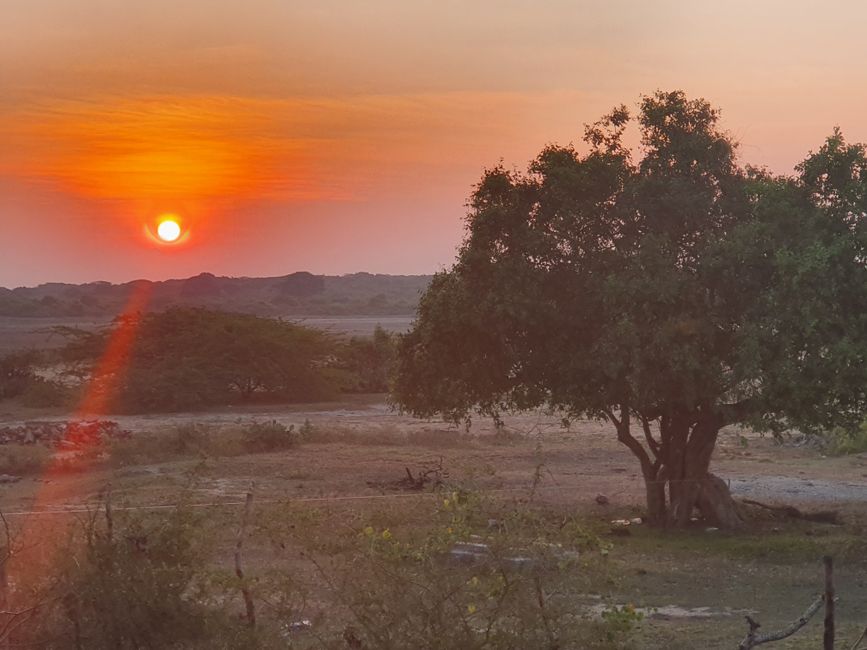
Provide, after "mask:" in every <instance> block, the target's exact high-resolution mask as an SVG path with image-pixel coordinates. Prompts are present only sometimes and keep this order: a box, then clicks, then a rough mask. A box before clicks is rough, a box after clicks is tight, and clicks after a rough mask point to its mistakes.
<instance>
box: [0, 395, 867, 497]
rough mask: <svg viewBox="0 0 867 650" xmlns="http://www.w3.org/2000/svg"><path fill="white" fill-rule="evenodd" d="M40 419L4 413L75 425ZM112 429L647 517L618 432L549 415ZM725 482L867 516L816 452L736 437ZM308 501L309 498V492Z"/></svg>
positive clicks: (10, 419) (256, 416) (147, 423)
mask: <svg viewBox="0 0 867 650" xmlns="http://www.w3.org/2000/svg"><path fill="white" fill-rule="evenodd" d="M33 415H34V414H32V413H30V414H25V413H21V412H16V413H2V412H0V425H11V426H14V425H17V424H21V423H23V422H25V421H28V420H33V419H39V420H63V419H65V418H66V417H68V416H66V415H64V414H59V413H55V414H51V415H47V414H40V416H39V417H38V418H34V417H33ZM111 419H113V420H116V421H118V422H119V423H120V425H121V426H122V427H124V428H126V429H129V430H130V431H132V432H133V433H134V434H135V433H140V432H156V433H160V432H165V433H169V432H171V431H172V430H173V428H174V427H176V426H178V425H180V424H184V423H191V422H195V423H201V424H206V425H210V426H211V427H212V428H214V429H216V430H219V428H221V427H231V426H234V425H239V424H240V425H243V424H244V423H249V422H253V421H258V422H262V421H270V420H274V421H277V422H280V423H283V424H286V425H295V426H301V425H302V424H303V423H304V422H309V423H310V424H311V425H312V426H313V427H314V429H316V430H317V431H320V432H328V431H339V432H343V433H347V434H350V436H351V437H352V440H351V441H348V442H335V443H329V444H312V445H304V446H302V447H299V448H298V449H296V450H293V451H292V452H291V457H292V462H291V465H293V466H296V467H303V468H305V473H306V474H309V475H311V476H312V477H313V478H312V479H311V480H310V481H309V482H308V487H312V486H315V490H314V492H313V494H311V495H307V496H317V497H321V496H323V495H330V496H346V495H358V496H363V495H367V494H371V493H375V492H376V490H375V489H373V488H371V487H369V486H368V483H377V482H387V481H388V480H389V479H398V478H400V477H401V476H402V475H403V472H404V471H405V470H404V468H405V467H409V468H410V469H414V468H417V467H420V466H422V465H425V464H430V463H432V462H439V458H440V457H441V458H442V462H443V466H444V467H445V468H447V469H448V470H449V471H450V472H451V473H452V475H453V476H454V477H455V478H459V479H461V480H467V479H468V478H471V479H472V480H474V481H476V482H478V483H479V486H480V487H484V488H485V489H499V490H521V489H529V488H530V487H531V486H532V485H533V482H534V478H533V477H534V475H535V474H536V472H537V468H539V470H540V477H541V481H540V482H538V481H537V483H538V487H539V488H540V492H543V493H545V494H546V495H547V498H549V499H552V500H555V501H563V500H565V501H572V502H575V503H576V504H577V505H581V504H588V503H595V496H596V495H597V494H604V495H606V496H607V497H608V499H609V500H610V502H611V504H612V506H615V507H617V506H623V507H639V506H640V505H641V503H642V499H643V491H644V488H643V483H642V480H641V477H640V474H639V472H638V466H637V462H636V461H635V459H634V458H633V457H632V456H631V454H630V453H629V452H628V450H626V449H625V448H624V447H623V446H622V445H620V444H618V443H617V441H616V440H615V438H614V435H613V431H612V430H611V427H610V426H609V425H607V424H605V423H599V422H578V423H573V424H572V426H571V427H569V428H565V427H563V426H562V424H561V422H560V421H559V419H557V418H555V417H550V416H546V415H544V414H542V413H528V414H521V415H515V416H511V417H508V418H506V433H507V434H509V435H506V436H499V437H498V436H497V435H496V434H495V430H494V427H493V426H492V423H491V422H490V421H489V420H477V421H475V422H474V423H473V425H472V426H471V428H470V429H469V431H467V430H466V429H465V428H464V427H463V426H460V427H457V426H454V425H449V424H447V423H444V422H442V421H436V420H417V419H414V418H411V417H409V416H406V415H401V414H399V413H396V412H394V411H393V410H391V409H390V408H389V406H388V405H387V404H386V403H385V402H384V400H382V399H381V398H379V397H375V396H373V397H366V398H357V399H354V400H353V401H351V402H347V403H341V404H319V405H304V406H297V407H279V408H274V407H256V408H244V409H237V408H226V409H223V410H221V411H211V412H206V413H175V414H161V415H135V416H112V418H111ZM515 434H519V435H515ZM250 463H252V464H253V465H256V466H258V467H259V470H261V471H255V470H251V473H252V474H253V475H256V474H259V476H258V477H257V479H258V481H259V483H260V484H267V485H270V489H271V491H272V493H273V495H274V496H275V497H277V496H293V497H297V496H300V494H299V491H298V489H297V488H294V487H291V486H286V485H283V484H282V483H283V482H282V481H280V480H279V478H278V477H279V476H280V475H281V473H280V472H277V474H273V473H272V472H271V471H270V468H269V464H270V463H269V460H268V455H264V456H261V455H260V456H256V457H250V458H247V457H243V458H238V459H234V460H233V461H231V462H230V463H228V464H229V465H230V466H232V467H233V468H234V469H239V468H241V467H243V466H244V465H245V464H250ZM276 464H277V465H279V466H280V467H281V468H282V469H281V471H282V472H283V473H285V459H284V458H282V457H281V458H280V459H279V462H278V463H276ZM234 469H233V473H234ZM713 470H714V471H715V472H716V473H717V474H718V475H720V476H721V477H723V478H724V479H725V480H727V481H728V482H729V485H730V487H731V489H732V492H733V493H734V494H735V495H736V496H740V497H748V498H752V499H758V500H761V501H768V502H780V503H790V504H795V505H798V504H802V505H815V506H816V507H820V506H821V507H822V508H828V507H835V506H844V507H851V508H860V507H861V506H867V454H861V455H855V456H848V457H840V458H826V457H823V456H822V455H821V454H819V453H818V452H817V451H815V450H813V449H809V448H793V447H786V446H780V445H778V444H776V443H775V442H774V441H773V440H772V439H771V438H768V437H762V436H759V435H756V434H751V433H745V432H743V431H738V430H726V431H724V432H723V433H722V434H721V436H720V441H719V444H718V448H717V452H716V456H715V462H714V467H713ZM142 471H144V470H142ZM154 471H157V470H154ZM159 471H163V470H159ZM245 478H246V477H245ZM58 480H65V479H58ZM69 480H70V481H78V480H80V478H79V477H70V478H69ZM223 484H224V487H225V486H229V485H231V484H232V481H231V479H229V478H227V479H225V480H224V481H223ZM22 487H23V486H22ZM237 488H238V489H234V490H233V489H229V488H227V487H226V488H225V489H223V490H222V491H223V492H225V493H226V494H229V493H234V494H235V495H237V494H240V493H243V491H244V490H243V489H242V488H241V486H240V485H239V486H237ZM16 492H19V490H17V489H16V490H10V489H7V490H6V493H7V494H10V493H16ZM302 492H304V493H305V494H306V490H302ZM10 496H11V494H10ZM0 498H2V497H0Z"/></svg>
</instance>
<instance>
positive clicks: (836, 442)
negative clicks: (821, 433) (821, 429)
mask: <svg viewBox="0 0 867 650" xmlns="http://www.w3.org/2000/svg"><path fill="white" fill-rule="evenodd" d="M825 451H826V452H827V453H829V454H831V455H832V456H845V455H848V454H860V453H863V452H865V451H867V422H864V423H862V424H861V426H860V427H858V428H857V429H856V430H855V431H846V430H844V429H841V428H839V427H838V428H836V429H832V430H831V431H829V432H828V433H826V434H825Z"/></svg>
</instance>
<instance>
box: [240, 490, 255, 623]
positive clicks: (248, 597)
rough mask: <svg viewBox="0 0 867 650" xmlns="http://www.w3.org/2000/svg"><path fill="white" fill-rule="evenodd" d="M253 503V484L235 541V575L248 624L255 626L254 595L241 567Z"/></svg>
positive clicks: (248, 493)
mask: <svg viewBox="0 0 867 650" xmlns="http://www.w3.org/2000/svg"><path fill="white" fill-rule="evenodd" d="M252 505H253V486H252V485H251V486H250V491H249V492H247V500H246V501H245V502H244V513H243V514H242V515H241V526H240V527H239V528H238V539H237V541H236V542H235V575H236V576H238V582H239V584H240V585H241V595H242V596H243V597H244V605H245V606H246V608H247V625H249V626H250V627H255V625H256V607H255V605H254V604H253V595H252V594H251V593H250V588H249V587H248V586H247V583H246V581H245V580H244V571H243V569H242V568H241V547H242V546H243V545H244V532H245V531H246V529H247V520H248V519H249V517H250V508H251V507H252Z"/></svg>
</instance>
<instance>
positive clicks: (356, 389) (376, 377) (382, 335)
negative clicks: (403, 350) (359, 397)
mask: <svg viewBox="0 0 867 650" xmlns="http://www.w3.org/2000/svg"><path fill="white" fill-rule="evenodd" d="M394 355H395V337H394V335H393V334H390V333H389V332H386V331H385V330H384V329H382V327H380V326H379V325H377V326H376V328H375V329H374V331H373V336H372V337H359V336H353V337H352V338H351V339H349V341H347V342H346V343H344V344H343V345H342V347H341V348H340V349H339V350H338V352H337V360H336V362H335V364H334V365H335V367H336V368H338V369H340V370H341V371H343V372H344V373H345V374H344V376H345V382H344V386H343V390H344V391H346V392H349V393H384V392H386V391H387V390H388V384H389V378H390V375H391V369H392V365H393V363H394Z"/></svg>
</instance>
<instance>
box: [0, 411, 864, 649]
mask: <svg viewBox="0 0 867 650" xmlns="http://www.w3.org/2000/svg"><path fill="white" fill-rule="evenodd" d="M67 417H68V416H67V415H66V414H63V413H46V412H25V411H21V410H17V409H13V408H11V407H8V405H7V406H5V407H4V405H0V426H4V425H15V424H20V423H22V422H24V421H27V420H63V419H66V418H67ZM112 419H115V420H117V421H118V422H119V423H120V424H121V425H122V426H123V427H124V428H127V429H129V430H130V431H132V433H133V435H136V434H142V433H152V434H156V435H165V436H166V439H167V440H169V439H170V436H172V435H173V434H174V430H175V428H176V427H177V426H178V425H182V424H187V423H193V422H194V423H200V424H206V425H209V426H210V427H211V430H212V431H215V432H219V431H220V430H221V429H222V428H230V427H235V426H237V425H243V424H245V423H249V422H253V421H258V422H263V421H269V420H276V421H278V422H281V423H283V424H286V425H295V426H296V427H297V426H301V425H302V424H303V423H305V422H309V423H310V425H311V426H312V427H313V429H314V431H315V432H317V434H318V439H314V441H312V442H309V443H305V444H302V445H299V446H297V447H295V448H292V449H289V450H287V451H283V452H275V453H265V454H253V455H243V456H230V457H219V458H208V459H205V460H202V459H196V458H189V457H188V458H185V459H183V460H177V461H169V462H163V463H154V464H148V465H133V466H127V467H121V468H118V469H115V470H112V469H110V468H108V467H102V466H99V467H96V468H93V469H92V470H88V471H83V472H70V473H59V474H55V473H52V474H50V475H45V476H35V477H27V478H25V479H23V480H21V481H19V482H17V483H12V484H8V485H0V509H2V511H3V512H5V513H6V515H7V516H8V517H9V519H10V521H13V523H14V525H21V526H25V527H28V529H29V530H30V532H31V535H32V536H33V538H34V539H36V538H39V539H45V538H47V537H48V536H50V535H51V534H56V533H52V526H54V525H55V522H56V525H57V526H58V527H59V526H60V520H68V516H69V515H68V513H69V512H72V513H73V516H75V517H77V518H82V517H84V518H86V517H87V514H86V512H87V511H89V510H90V511H92V510H93V508H94V504H95V503H96V502H97V500H98V499H99V493H100V491H101V490H104V489H105V487H106V485H108V484H109V483H111V485H112V495H113V497H112V499H113V503H114V507H115V508H116V509H117V510H121V509H123V508H131V509H138V508H144V509H146V510H151V509H154V508H171V507H173V504H175V503H177V501H178V498H179V495H182V494H187V495H190V493H192V502H193V504H194V505H195V507H198V508H202V509H203V510H205V511H207V512H208V513H209V518H212V519H214V520H220V521H226V522H228V525H227V526H226V528H225V531H224V532H225V533H226V535H228V536H229V537H231V536H232V535H233V534H234V533H233V531H234V529H235V526H236V525H237V523H236V522H237V517H238V513H239V512H240V509H241V503H242V500H243V496H244V494H245V493H246V491H247V490H248V489H249V488H250V486H251V484H255V494H256V507H257V508H259V509H261V512H263V513H264V512H266V510H267V508H269V507H274V508H282V507H283V506H284V505H286V504H289V505H290V506H291V507H296V506H299V507H301V508H305V507H309V508H313V509H317V510H321V511H324V512H327V513H328V517H329V521H333V522H334V526H335V530H343V529H349V528H352V527H355V528H357V527H359V526H364V525H367V523H369V522H372V523H374V524H376V523H377V522H379V524H380V525H382V526H396V527H397V530H399V528H400V526H402V525H403V526H406V525H411V523H412V522H418V521H424V519H425V517H427V516H428V514H429V513H430V512H431V509H432V508H434V507H435V505H436V502H437V499H438V498H440V497H438V496H437V495H434V494H431V493H430V492H422V493H417V492H406V491H402V490H400V489H397V488H395V487H393V486H391V485H390V484H391V483H393V482H394V481H396V480H399V479H401V478H402V477H404V476H405V471H406V468H409V469H410V470H411V471H413V472H417V471H418V470H419V469H420V468H423V467H430V466H433V465H439V464H441V466H442V468H443V469H444V470H445V472H446V473H447V476H446V480H447V481H448V482H449V483H452V484H455V485H460V486H462V487H465V488H468V489H476V490H478V491H479V493H481V494H485V495H491V496H492V497H493V498H495V499H497V500H499V501H501V502H503V503H504V504H507V505H508V503H518V502H521V503H524V504H527V503H528V502H529V501H532V507H533V508H539V509H541V510H546V511H550V512H552V513H557V516H560V515H562V514H567V513H578V514H580V515H582V516H585V517H587V521H589V522H596V525H597V526H602V527H603V530H604V529H605V528H604V527H607V525H608V522H610V521H611V520H612V519H615V518H622V517H627V518H632V517H637V516H639V515H640V514H641V512H642V509H643V494H644V488H643V484H642V480H641V477H640V474H639V471H638V464H637V461H636V460H635V459H634V458H633V457H632V456H631V454H630V453H629V452H628V450H626V449H625V448H624V447H623V446H622V445H620V444H618V443H617V441H616V439H615V436H614V432H613V430H612V428H611V427H610V426H609V425H606V424H604V423H598V422H577V423H573V424H572V426H571V427H568V428H566V427H564V426H562V424H561V422H560V421H559V420H558V419H557V418H553V417H549V416H546V415H544V414H541V413H528V414H522V415H519V416H514V417H509V418H507V419H506V425H507V426H506V431H505V435H497V434H496V432H495V429H494V427H493V426H492V424H491V423H490V422H489V421H486V420H479V421H477V422H474V424H473V426H472V427H471V428H470V429H469V431H467V430H465V429H464V428H463V427H455V426H450V425H448V424H446V423H443V422H441V421H435V420H433V421H426V420H416V419H413V418H410V417H407V416H404V415H400V414H398V413H395V412H393V411H391V410H390V409H389V407H388V405H387V404H386V403H385V402H384V399H383V398H382V397H381V396H370V397H363V398H362V397H359V398H355V399H353V400H351V401H347V402H343V403H339V404H318V405H303V406H296V407H279V408H275V407H257V408H244V409H236V408H226V409H222V410H217V411H211V412H207V413H176V414H168V415H153V416H117V417H113V418H112ZM0 451H2V450H0ZM713 469H714V471H715V472H716V473H717V474H718V475H720V476H721V477H723V478H724V479H726V480H728V481H729V484H730V486H731V488H732V491H733V492H734V494H735V495H736V496H739V497H750V498H753V499H758V500H760V501H765V502H768V503H780V504H790V505H795V506H798V507H800V508H802V509H804V510H819V509H822V510H825V509H836V510H839V511H840V512H841V514H842V515H843V517H844V520H845V521H846V524H847V525H846V526H826V525H821V524H818V525H812V524H810V525H804V526H802V525H801V524H799V523H797V522H794V523H793V522H786V521H783V520H780V521H779V522H777V521H776V520H774V521H769V522H768V521H765V522H763V523H761V525H760V529H759V530H757V531H756V532H752V533H748V534H747V535H745V536H744V535H739V536H732V537H730V536H725V535H722V534H721V533H717V532H710V531H705V530H704V529H698V530H695V531H691V532H689V533H687V534H685V535H682V536H667V535H665V534H660V533H659V532H655V531H652V530H646V527H644V526H638V527H637V529H636V530H635V531H634V533H632V534H631V535H630V536H628V537H622V538H621V537H615V538H612V539H613V543H614V544H615V550H614V551H613V552H612V555H611V557H610V559H609V562H610V563H611V571H612V576H616V580H614V581H613V582H612V583H611V584H610V585H608V586H607V587H606V589H607V590H608V591H610V594H609V598H612V599H614V600H613V602H615V603H616V602H620V603H627V602H630V603H636V604H637V605H640V606H642V607H645V608H646V610H645V611H646V612H647V614H648V618H647V620H646V621H645V622H644V623H643V624H642V627H641V631H640V637H639V638H638V639H637V640H636V642H635V643H634V645H633V647H635V648H639V649H640V648H648V649H653V648H659V647H666V648H683V649H684V650H686V649H688V648H689V649H695V648H731V647H736V645H737V641H739V640H740V638H741V637H742V635H743V630H744V629H745V625H744V623H743V614H744V613H753V614H756V615H757V616H758V618H759V620H761V621H762V623H763V624H765V625H766V629H770V628H771V627H776V626H782V625H784V624H786V623H787V622H789V621H791V620H792V619H793V618H795V617H796V616H797V615H799V614H800V612H801V610H802V609H803V607H804V606H805V605H806V603H808V602H810V600H811V598H812V597H813V594H814V592H815V591H816V588H817V585H820V584H821V561H820V559H819V558H820V556H821V554H822V553H824V552H826V549H831V550H832V551H833V552H835V553H837V552H839V553H840V554H841V555H840V558H841V562H842V563H843V568H842V570H841V571H840V574H839V584H838V589H839V592H838V593H839V594H840V597H841V602H840V606H839V611H840V616H841V620H842V621H843V623H841V631H842V632H845V634H844V635H843V636H844V638H850V637H851V638H852V639H854V637H855V636H857V633H859V632H860V629H863V620H864V616H865V615H867V596H865V594H867V578H865V573H864V568H865V567H864V560H863V558H862V559H861V560H857V559H853V558H852V557H851V553H850V554H849V555H848V556H847V555H846V554H845V553H846V549H848V548H851V547H852V544H853V543H855V542H857V539H859V536H860V535H861V534H862V532H859V531H863V530H864V522H865V521H867V454H860V455H854V456H847V457H835V458H830V457H824V456H822V455H821V454H820V453H819V452H817V451H816V450H814V449H810V448H804V447H788V446H779V445H777V444H776V443H775V442H774V441H773V440H772V439H770V438H767V437H761V436H758V435H755V434H751V433H746V432H743V431H738V430H726V431H723V432H722V434H721V436H720V440H719V444H718V448H717V451H716V455H715V461H714V467H713ZM600 494H603V495H605V496H606V497H607V498H608V501H609V503H608V504H607V505H600V504H599V503H597V500H596V497H597V495H600ZM263 516H265V515H263ZM227 539H228V538H227ZM853 540H854V542H853ZM230 547H231V540H230V539H229V541H227V542H226V544H225V549H223V551H221V552H220V553H222V555H221V554H220V553H218V556H217V558H216V560H215V561H216V562H218V563H222V564H226V563H228V562H229V561H230V560H229V559H228V558H230V556H231V548H230ZM268 553H269V552H268V551H267V549H265V548H261V549H258V550H257V549H251V550H250V557H249V561H250V563H251V565H252V567H253V569H255V568H256V567H257V566H261V567H269V566H271V563H272V562H275V561H276V560H275V559H274V557H272V556H271V555H269V554H268ZM846 563H848V564H846ZM315 614H316V612H315V611H314V612H312V613H311V616H313V615H315ZM858 625H861V626H862V627H861V628H857V626H858ZM816 626H817V624H815V623H814V624H812V627H811V628H810V629H809V630H808V631H806V632H804V633H802V634H801V635H799V636H798V637H797V639H796V640H795V641H792V642H791V643H788V644H786V643H784V644H780V647H788V648H809V647H818V646H817V645H816V644H817V639H818V636H817V635H819V634H820V631H819V628H817V627H816ZM856 628H857V629H856ZM850 645H851V642H850Z"/></svg>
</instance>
